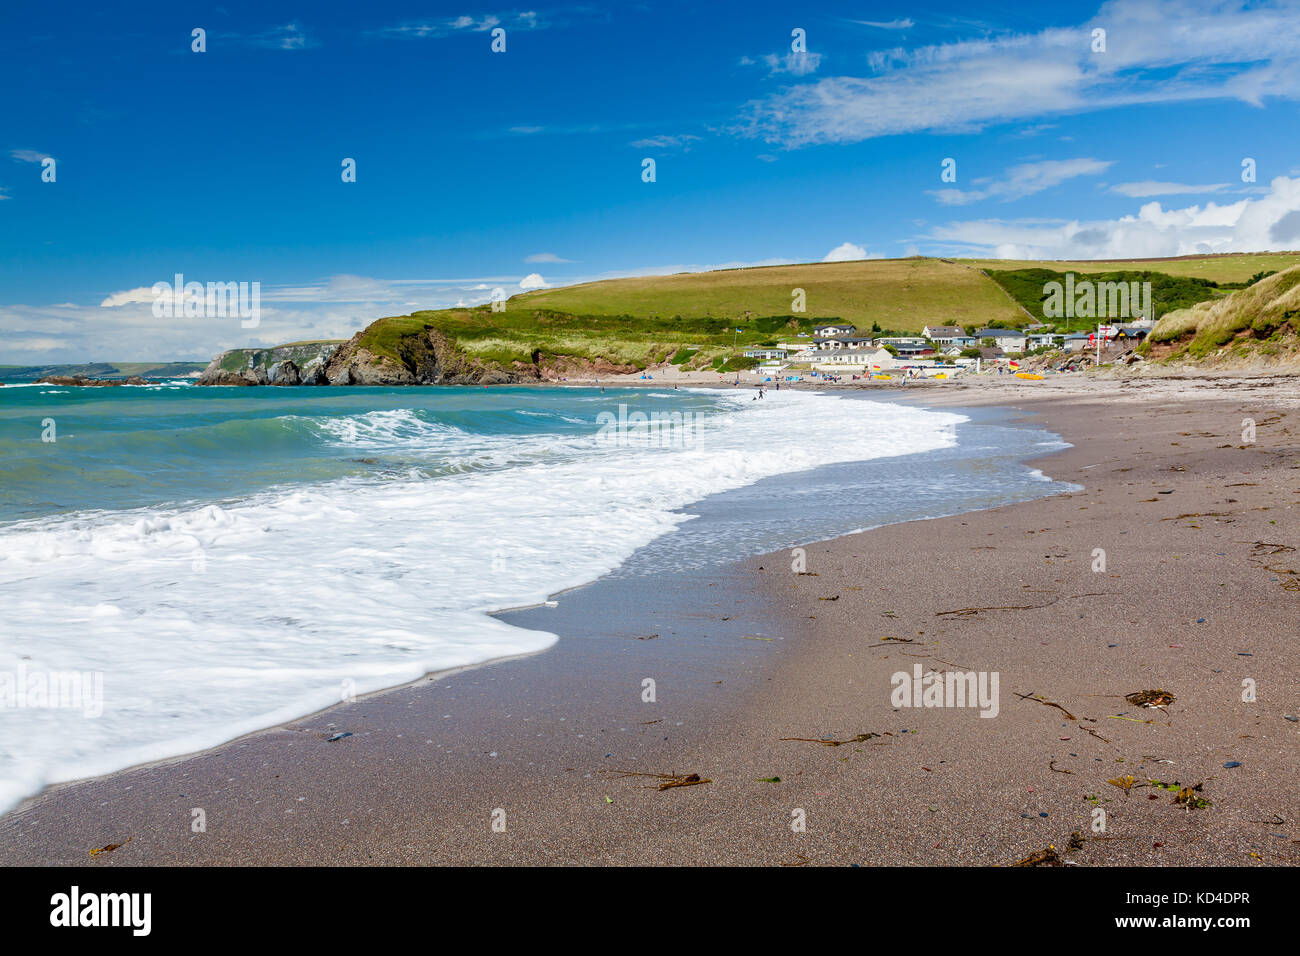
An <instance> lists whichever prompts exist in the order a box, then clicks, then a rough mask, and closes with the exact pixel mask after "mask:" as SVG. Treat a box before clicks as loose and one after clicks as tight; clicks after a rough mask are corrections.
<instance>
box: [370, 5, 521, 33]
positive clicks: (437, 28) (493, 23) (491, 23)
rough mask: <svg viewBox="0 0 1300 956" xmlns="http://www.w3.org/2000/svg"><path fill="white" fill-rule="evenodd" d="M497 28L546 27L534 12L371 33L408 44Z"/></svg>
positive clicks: (431, 22) (425, 23)
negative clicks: (397, 38)
mask: <svg viewBox="0 0 1300 956" xmlns="http://www.w3.org/2000/svg"><path fill="white" fill-rule="evenodd" d="M499 26H504V27H506V28H507V29H510V30H542V29H545V27H546V23H544V22H543V21H542V18H541V17H540V16H539V15H538V14H537V13H536V11H533V10H526V11H523V12H521V13H503V14H501V15H500V16H498V15H496V14H492V13H486V14H484V15H483V16H481V17H478V18H477V19H476V18H474V17H471V16H465V15H462V16H458V17H443V18H441V19H437V20H408V21H406V22H404V23H398V24H395V25H393V26H388V27H383V28H381V29H379V30H376V31H375V33H377V34H379V35H381V36H389V37H399V38H404V39H409V40H428V39H433V40H436V39H440V38H442V37H448V36H451V35H452V34H455V33H463V32H469V33H484V32H486V31H488V30H491V29H494V28H495V27H499Z"/></svg>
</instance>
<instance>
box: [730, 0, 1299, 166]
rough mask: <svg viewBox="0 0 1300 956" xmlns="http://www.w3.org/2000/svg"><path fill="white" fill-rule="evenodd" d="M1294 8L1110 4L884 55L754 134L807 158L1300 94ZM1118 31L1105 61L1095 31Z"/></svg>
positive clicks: (812, 91) (1197, 0) (1186, 0)
mask: <svg viewBox="0 0 1300 956" xmlns="http://www.w3.org/2000/svg"><path fill="white" fill-rule="evenodd" d="M1294 22H1295V9H1294V3H1293V0H1262V2H1253V0H1110V2H1107V3H1105V4H1103V5H1102V7H1101V9H1100V10H1099V11H1098V13H1097V15H1096V17H1094V18H1093V19H1092V20H1089V21H1087V22H1085V23H1082V24H1079V25H1078V26H1075V27H1066V28H1060V27H1051V28H1047V29H1044V30H1041V31H1039V32H1037V33H1028V34H1010V33H1007V34H1002V35H996V36H990V37H982V38H980V39H974V40H963V41H959V42H955V43H949V44H942V45H934V46H924V47H918V48H915V49H911V50H908V49H903V48H899V49H896V50H890V51H877V52H876V53H875V54H873V55H872V57H871V58H870V65H871V66H872V68H873V69H874V70H875V75H872V76H836V77H826V78H825V79H822V80H820V81H818V82H816V83H805V84H802V85H798V86H795V87H792V88H790V89H788V90H784V91H782V92H780V93H776V94H774V95H772V96H770V97H768V98H767V99H764V100H759V101H756V102H754V103H751V104H750V105H749V107H748V110H747V122H746V125H745V126H744V127H743V128H742V129H741V130H739V131H740V132H742V133H745V134H748V135H753V136H760V137H762V138H764V139H766V140H768V141H769V142H774V143H780V144H782V145H783V146H785V147H787V148H796V147H799V146H805V145H809V144H813V143H828V142H857V141H860V140H864V139H870V138H872V137H877V136H887V135H892V134H896V133H907V132H918V131H935V130H949V131H962V132H971V131H976V130H979V129H981V128H983V127H985V126H988V125H990V124H992V123H1001V122H1009V121H1021V120H1028V119H1031V118H1037V117H1042V116H1045V115H1052V114H1065V113H1073V112H1083V111H1096V110H1104V109H1110V108H1114V107H1118V106H1126V105H1133V104H1144V103H1178V102H1189V101H1197V100H1200V101H1204V100H1214V99H1236V100H1239V101H1242V102H1246V103H1250V104H1254V105H1259V104H1262V103H1263V102H1264V100H1265V99H1266V98H1267V97H1281V98H1289V99H1295V98H1297V96H1300V44H1297V43H1296V42H1295V27H1294ZM1094 27H1103V28H1105V29H1106V31H1107V48H1106V52H1105V53H1093V52H1092V50H1091V31H1092V29H1093V28H1094Z"/></svg>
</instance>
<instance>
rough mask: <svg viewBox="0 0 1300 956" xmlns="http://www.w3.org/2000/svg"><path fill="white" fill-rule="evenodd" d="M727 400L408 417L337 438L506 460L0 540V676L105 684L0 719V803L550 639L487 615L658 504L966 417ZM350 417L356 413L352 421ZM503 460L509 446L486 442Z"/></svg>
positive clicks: (346, 429)
mask: <svg viewBox="0 0 1300 956" xmlns="http://www.w3.org/2000/svg"><path fill="white" fill-rule="evenodd" d="M724 401H726V402H729V403H734V406H733V407H731V408H729V410H727V411H724V412H722V413H720V414H718V415H716V416H712V417H710V418H708V419H706V420H705V421H704V423H703V424H700V425H698V426H697V427H696V429H695V433H694V441H693V443H692V444H691V445H690V447H685V448H683V447H673V446H672V445H668V446H664V445H661V444H651V443H648V444H647V445H645V446H644V447H640V446H637V445H635V444H632V445H631V446H628V445H621V446H610V445H609V444H602V443H601V442H599V441H598V440H596V439H595V438H594V437H584V438H576V437H565V438H560V437H559V436H555V435H536V436H531V437H529V438H528V439H525V440H523V442H524V443H525V444H535V445H537V446H538V447H541V448H544V449H545V451H544V452H536V453H532V454H524V453H522V452H521V450H520V449H519V448H518V447H517V446H518V445H519V444H520V443H521V440H520V439H519V437H518V436H517V435H515V436H511V437H509V438H507V437H505V436H500V437H499V438H497V439H489V438H485V437H483V436H473V437H467V436H465V435H464V434H461V435H459V436H458V435H457V434H456V433H457V430H456V429H452V428H449V427H447V426H438V425H431V424H429V423H427V422H423V421H421V420H419V419H418V418H415V417H414V416H413V415H411V414H410V413H400V412H370V413H367V414H366V415H363V416H359V417H358V416H351V417H350V420H346V421H345V420H339V421H337V422H335V423H334V424H332V425H329V426H322V427H325V428H326V429H327V430H329V429H331V428H332V429H333V432H331V434H333V435H334V436H335V437H336V438H337V439H338V440H339V441H341V442H345V443H347V444H349V445H350V446H351V447H359V446H365V445H367V444H368V443H370V442H380V441H381V440H382V441H383V442H386V443H388V444H389V445H391V444H392V442H393V441H399V442H409V443H411V444H413V445H416V446H419V445H421V444H424V443H427V444H428V445H430V446H433V445H437V446H440V447H452V446H454V445H455V443H456V442H457V441H466V442H468V443H470V444H476V445H478V446H480V447H479V449H478V450H479V451H480V452H482V453H489V452H492V451H493V449H492V448H491V445H492V442H493V441H496V442H498V444H499V445H500V446H501V447H500V448H497V449H496V451H497V452H500V453H501V455H502V456H503V459H502V460H503V461H504V460H505V459H506V457H510V456H512V457H511V458H510V460H512V461H514V462H515V463H514V464H511V465H509V466H507V467H501V468H497V469H494V470H480V471H473V472H465V473H453V474H444V475H441V476H440V477H437V478H421V479H409V480H407V479H402V480H386V481H378V480H368V479H367V480H360V479H349V480H346V481H337V482H330V483H325V484H319V485H309V486H305V487H302V486H300V487H298V488H297V489H295V490H288V491H283V490H281V491H276V492H271V493H265V494H261V495H256V496H252V497H247V498H243V499H241V500H239V501H237V502H235V503H227V504H223V505H216V504H211V505H207V506H205V507H201V508H197V509H194V510H189V511H183V512H175V511H172V512H162V511H156V510H140V511H132V512H117V513H104V512H97V513H94V514H83V515H74V516H70V517H69V516H62V517H56V518H49V519H42V520H39V521H26V522H20V523H17V524H13V525H10V526H8V527H7V528H5V529H4V530H3V531H0V590H2V591H3V593H4V594H5V595H6V597H5V607H4V611H3V627H4V631H3V634H0V676H2V675H4V674H6V673H7V674H14V673H16V672H17V671H18V669H19V665H20V662H21V665H22V668H23V669H24V670H25V671H27V672H39V673H52V672H72V671H76V672H82V673H102V675H103V713H102V716H98V717H87V716H85V714H84V713H83V712H81V711H78V710H74V709H71V708H64V709H57V708H42V707H24V708H12V709H10V708H7V707H6V705H5V704H4V702H3V701H2V700H0V713H3V716H4V727H5V732H4V736H3V739H2V740H0V811H3V810H4V809H7V808H8V807H10V806H12V805H13V804H15V803H16V802H17V801H19V800H20V799H21V798H22V797H24V796H26V795H29V794H32V793H34V792H36V791H38V790H40V789H41V787H43V786H44V785H46V784H48V783H51V782H55V781H62V780H69V779H76V778H79V777H85V776H92V775H96V774H101V773H106V772H110V771H113V770H116V769H120V768H122V767H125V766H129V765H131V764H135V763H141V762H145V761H149V760H154V759H159V758H163V757H167V756H174V755H177V754H181V753H186V752H190V751H193V750H198V749H202V748H204V747H209V746H214V745H217V744H219V743H221V742H223V741H225V740H228V739H230V738H232V737H235V736H238V735H240V734H242V733H246V732H250V731H253V730H256V729H259V728H262V727H267V726H271V725H274V724H276V723H279V722H281V721H284V720H288V719H292V718H294V717H299V716H301V715H303V714H306V713H310V712H311V711H313V710H316V709H318V708H321V707H325V706H328V705H330V704H334V703H338V702H339V700H340V698H341V696H342V695H343V692H344V691H345V690H347V691H352V692H355V693H365V692H367V691H373V690H377V689H380V688H383V687H388V686H393V685H396V684H400V683H403V682H406V681H409V680H414V679H416V678H418V677H420V676H421V675H422V674H424V673H426V672H428V671H432V670H439V669H443V668H449V667H457V666H463V665H468V664H474V663H479V662H482V661H486V660H490V659H494V658H499V657H505V656H511V655H518V654H527V653H532V652H536V651H540V650H543V649H544V648H546V647H548V646H549V645H550V644H551V643H552V642H553V641H554V640H555V637H554V636H553V635H550V634H544V633H538V632H535V631H526V630H522V629H519V628H514V627H511V626H509V625H507V624H504V623H502V622H500V621H498V620H496V619H493V618H490V617H488V616H486V615H485V613H484V612H486V611H488V610H492V609H499V608H503V607H515V606H519V605H526V604H531V603H535V602H540V601H543V600H545V599H546V598H547V596H548V595H550V594H552V593H555V592H557V591H560V590H563V589H565V588H569V587H573V586H576V585H579V584H583V583H585V582H588V581H592V580H594V579H596V578H597V577H599V576H601V575H602V574H604V573H606V572H608V571H610V570H611V569H613V568H615V567H617V566H618V565H619V564H620V563H621V562H623V561H624V560H626V559H627V558H628V557H629V556H630V555H631V554H632V553H633V552H634V551H635V550H636V549H638V548H640V547H642V546H644V545H645V544H647V543H649V542H650V541H652V540H653V539H655V538H656V537H658V536H660V535H663V534H665V533H666V532H668V531H671V530H672V528H673V527H674V526H676V525H677V524H679V523H680V522H682V521H685V520H688V519H689V515H688V514H682V513H677V512H676V510H675V509H680V508H683V507H685V506H688V505H689V504H691V503H692V502H695V501H698V500H700V499H701V498H703V497H705V496H707V495H710V494H713V493H716V492H721V491H725V490H728V489H733V488H738V487H741V486H743V485H747V484H750V483H753V482H755V481H758V480H759V479H761V478H764V477H767V476H770V475H775V474H780V473H787V472H794V471H800V470H805V469H809V468H813V467H816V466H818V465H822V464H828V463H831V462H841V461H854V460H863V459H868V458H876V457H882V456H888V455H897V454H906V453H914V452H923V451H929V450H932V449H936V448H940V447H945V446H948V445H951V444H952V443H953V442H954V440H955V439H954V437H953V430H952V427H951V426H952V425H954V424H955V423H957V422H960V421H964V420H965V419H964V417H963V416H960V415H954V414H949V413H940V412H931V411H925V410H921V409H915V408H910V407H901V406H895V405H887V404H881V403H877V402H866V401H856V400H849V399H843V398H837V397H832V396H820V395H815V394H810V393H807V392H795V391H787V392H769V393H768V394H767V398H765V399H763V400H762V401H761V402H756V401H752V400H751V396H750V395H749V394H744V395H735V394H734V393H725V394H724ZM358 418H359V419H360V420H358ZM506 446H513V448H512V450H510V451H509V453H508V455H507V452H506V451H505V450H504V449H505V448H506Z"/></svg>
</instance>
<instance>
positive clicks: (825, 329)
mask: <svg viewBox="0 0 1300 956" xmlns="http://www.w3.org/2000/svg"><path fill="white" fill-rule="evenodd" d="M857 330H858V327H857V326H856V325H849V324H847V323H845V324H843V325H819V326H817V328H815V329H813V335H814V336H816V337H817V338H819V339H825V338H830V337H831V336H832V335H852V334H853V333H854V332H856V331H857Z"/></svg>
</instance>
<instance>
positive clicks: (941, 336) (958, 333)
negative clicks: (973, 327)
mask: <svg viewBox="0 0 1300 956" xmlns="http://www.w3.org/2000/svg"><path fill="white" fill-rule="evenodd" d="M921 334H922V335H924V336H925V337H926V338H927V339H929V340H930V341H931V342H933V343H934V344H935V345H954V344H956V340H957V339H959V338H966V330H965V329H963V328H961V327H960V326H956V325H927V326H926V327H925V328H923V329H922V330H921Z"/></svg>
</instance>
